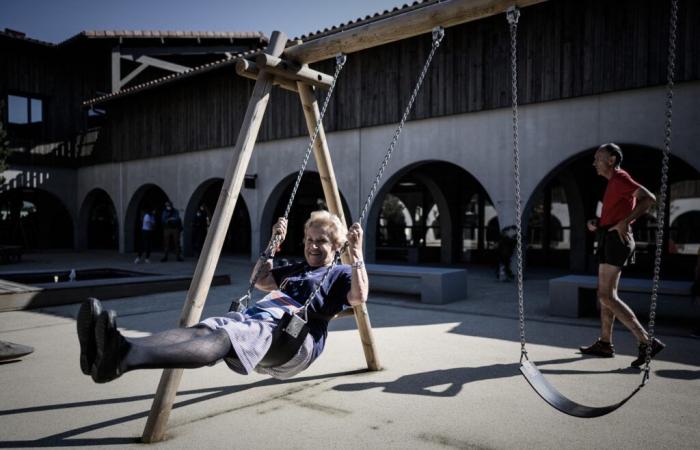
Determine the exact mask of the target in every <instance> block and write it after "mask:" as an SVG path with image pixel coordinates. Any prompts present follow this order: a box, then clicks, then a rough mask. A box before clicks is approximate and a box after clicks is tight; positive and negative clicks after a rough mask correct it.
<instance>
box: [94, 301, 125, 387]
mask: <svg viewBox="0 0 700 450" xmlns="http://www.w3.org/2000/svg"><path fill="white" fill-rule="evenodd" d="M95 343H96V344H97V345H96V347H97V354H96V357H95V364H94V365H93V366H92V372H91V375H92V379H93V381H94V382H95V383H107V382H108V381H112V380H114V379H115V378H118V377H119V376H121V374H122V372H123V370H122V360H123V358H124V356H125V355H126V353H127V352H128V351H129V343H128V342H127V341H126V339H124V337H123V336H122V335H121V333H119V330H117V313H115V312H114V311H112V310H109V311H102V313H101V314H100V316H99V317H98V318H97V324H96V326H95Z"/></svg>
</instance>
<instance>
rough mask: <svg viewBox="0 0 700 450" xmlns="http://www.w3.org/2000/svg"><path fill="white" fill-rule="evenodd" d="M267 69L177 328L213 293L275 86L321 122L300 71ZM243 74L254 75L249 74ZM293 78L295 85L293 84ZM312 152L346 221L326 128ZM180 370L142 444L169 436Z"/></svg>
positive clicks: (163, 383)
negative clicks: (293, 95)
mask: <svg viewBox="0 0 700 450" xmlns="http://www.w3.org/2000/svg"><path fill="white" fill-rule="evenodd" d="M286 42H287V38H286V36H285V35H284V34H283V33H280V32H274V33H273V34H272V37H271V38H270V45H269V46H268V48H267V50H266V53H267V54H269V55H271V56H273V57H278V56H279V55H281V54H282V51H283V50H284V47H285V44H286ZM265 67H266V66H264V65H263V66H261V67H259V68H257V69H256V70H259V71H258V73H257V78H256V82H255V87H254V89H253V94H252V95H251V98H250V102H249V103H248V109H247V110H246V114H245V117H244V119H243V123H242V125H241V131H240V133H239V135H238V139H237V140H236V145H235V147H234V153H238V155H239V156H238V160H237V162H236V163H235V164H234V163H233V161H232V162H231V165H230V166H229V168H228V170H227V173H226V177H225V179H224V184H223V187H222V190H221V194H220V195H219V200H218V202H217V204H216V210H215V211H214V217H213V218H212V223H211V226H210V227H209V231H208V232H207V237H206V240H205V241H204V246H203V248H202V252H201V254H200V258H199V261H198V262H197V268H196V269H195V273H194V276H193V278H192V283H191V285H190V289H189V291H188V293H187V299H186V301H185V305H184V307H183V310H182V314H181V316H180V323H179V326H181V327H189V326H193V325H195V324H196V323H197V322H198V321H199V319H200V317H201V314H202V309H203V308H204V302H205V300H206V297H207V294H208V292H209V287H210V286H211V281H212V278H213V276H214V270H215V269H216V265H217V263H218V261H219V256H220V254H221V248H222V246H223V243H224V239H225V237H226V232H227V230H228V227H229V224H230V221H231V216H232V215H233V210H234V208H235V206H236V200H237V199H238V195H239V194H240V190H241V186H242V184H243V178H244V176H245V173H246V170H247V168H248V164H249V162H250V157H251V155H252V151H253V146H254V144H255V141H256V139H257V136H258V131H259V129H260V124H261V123H262V119H263V116H264V115H265V110H266V108H267V104H268V101H269V96H270V90H271V89H272V85H273V84H278V85H280V86H281V87H284V88H285V89H289V90H297V91H298V92H299V96H300V99H301V103H302V106H303V109H304V116H305V117H306V122H307V125H308V127H309V133H310V134H311V133H313V131H314V130H315V129H316V124H317V123H318V121H319V120H320V113H319V109H318V104H317V102H316V98H315V97H314V95H313V91H312V89H311V87H310V86H309V85H307V84H305V83H304V82H302V81H299V80H298V77H299V75H300V74H299V73H298V72H297V73H296V74H291V73H290V76H289V79H285V75H286V74H285V73H280V72H279V71H274V75H273V74H272V73H270V72H273V71H267V70H266V68H265ZM305 70H306V68H305ZM239 73H240V72H239ZM243 75H245V76H250V73H246V74H243ZM301 75H302V77H303V78H309V77H308V76H307V75H306V74H305V73H304V74H301ZM295 81H296V86H294V84H293V83H294V82H295ZM314 155H315V158H316V162H317V166H318V169H319V173H320V175H321V183H322V185H323V191H324V195H325V197H326V202H327V204H328V207H329V209H330V211H331V212H333V213H335V214H337V215H338V216H339V217H340V219H341V220H342V221H343V222H345V217H344V214H343V208H342V204H341V202H340V193H339V192H338V185H337V182H336V179H335V173H334V171H333V165H332V162H331V158H330V152H329V151H328V143H327V141H326V136H325V133H324V132H323V128H322V127H321V128H320V129H319V135H318V137H317V139H316V142H315V143H314ZM343 261H344V262H345V263H348V262H349V261H348V260H347V256H345V257H344V259H343ZM353 309H354V313H355V319H356V321H357V326H358V331H359V333H360V338H361V341H362V347H363V350H364V354H365V359H366V361H367V367H368V369H369V370H379V369H380V366H379V359H378V358H377V354H376V351H375V347H374V340H373V337H372V329H371V326H370V322H369V315H368V313H367V307H366V306H365V305H360V306H355V307H354V308H353ZM182 373H183V369H166V370H164V371H163V375H162V376H161V379H160V383H159V384H158V390H157V392H156V396H155V399H154V400H153V405H152V406H151V412H150V414H149V416H148V421H147V422H146V427H145V428H144V431H143V435H142V436H141V440H142V441H143V442H147V443H150V442H158V441H161V440H163V438H164V437H165V427H166V425H167V422H168V418H169V417H170V411H171V410H172V406H173V402H174V400H175V395H176V394H177V388H178V386H179V384H180V380H181V378H182Z"/></svg>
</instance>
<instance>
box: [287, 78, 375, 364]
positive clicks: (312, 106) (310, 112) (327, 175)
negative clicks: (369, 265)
mask: <svg viewBox="0 0 700 450" xmlns="http://www.w3.org/2000/svg"><path fill="white" fill-rule="evenodd" d="M297 90H298V91H299V98H300V99H301V104H302V107H303V109H304V117H305V118H306V126H307V127H308V129H309V134H313V132H314V131H315V130H316V124H317V123H318V122H319V120H320V119H321V113H320V112H319V109H318V102H316V97H315V96H314V93H313V90H312V89H311V86H309V85H307V84H304V83H301V82H297ZM314 158H316V165H317V167H318V173H319V175H320V176H321V184H322V185H323V194H324V196H325V197H326V203H327V204H328V209H329V210H330V211H331V212H332V213H333V214H336V215H337V216H338V217H340V220H341V221H342V222H343V223H347V221H346V220H345V214H344V213H343V204H342V202H341V201H340V192H339V191H338V183H337V181H336V179H335V172H334V170H333V163H332V161H331V154H330V151H329V150H328V141H326V133H325V132H324V131H323V125H321V126H320V127H319V131H318V136H317V137H316V141H315V142H314ZM348 258H349V257H348V255H347V254H345V255H343V263H345V264H349V263H350V260H349V259H348ZM353 310H354V311H355V321H356V322H357V329H358V331H359V332H360V339H361V341H362V350H363V351H364V352H365V360H366V361H367V368H368V369H369V370H380V369H381V365H380V364H379V358H378V356H377V350H376V347H375V345H374V337H373V336H372V326H371V324H370V322H369V313H368V312H367V305H364V304H363V305H359V306H353Z"/></svg>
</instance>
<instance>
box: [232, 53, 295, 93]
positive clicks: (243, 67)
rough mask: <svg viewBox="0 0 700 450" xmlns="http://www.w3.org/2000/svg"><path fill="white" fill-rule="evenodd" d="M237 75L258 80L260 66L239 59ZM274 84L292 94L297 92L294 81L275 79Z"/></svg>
mask: <svg viewBox="0 0 700 450" xmlns="http://www.w3.org/2000/svg"><path fill="white" fill-rule="evenodd" d="M236 73H237V74H238V75H240V76H242V77H245V78H250V79H251V80H257V79H258V74H259V73H260V69H258V65H257V64H255V63H254V62H252V61H248V60H247V59H239V60H238V61H236ZM272 84H274V85H275V86H279V87H281V88H282V89H286V90H288V91H291V92H297V84H296V83H295V82H294V81H291V80H287V79H286V78H282V77H274V79H273V80H272Z"/></svg>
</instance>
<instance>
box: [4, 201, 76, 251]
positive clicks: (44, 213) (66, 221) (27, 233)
mask: <svg viewBox="0 0 700 450" xmlns="http://www.w3.org/2000/svg"><path fill="white" fill-rule="evenodd" d="M0 244H4V245H19V246H21V247H23V248H24V249H27V250H45V249H59V248H61V249H67V248H73V220H72V219H71V216H70V213H69V212H68V210H67V209H66V207H65V206H64V205H63V203H62V202H61V200H59V199H58V198H57V197H56V196H54V195H53V194H50V193H48V192H46V191H44V190H41V189H32V188H17V189H10V190H9V191H6V192H3V193H2V194H0Z"/></svg>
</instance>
